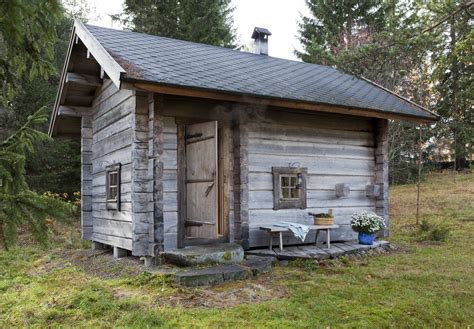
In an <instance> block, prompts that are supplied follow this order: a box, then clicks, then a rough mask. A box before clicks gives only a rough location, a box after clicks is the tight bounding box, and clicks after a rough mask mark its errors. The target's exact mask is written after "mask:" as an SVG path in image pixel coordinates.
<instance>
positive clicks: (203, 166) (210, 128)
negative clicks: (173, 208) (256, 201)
mask: <svg viewBox="0 0 474 329" xmlns="http://www.w3.org/2000/svg"><path fill="white" fill-rule="evenodd" d="M184 138H185V149H186V151H185V154H186V180H185V189H186V192H185V193H186V202H185V206H186V220H185V223H184V225H185V232H186V238H201V239H216V238H217V235H218V217H219V215H218V167H217V166H218V153H217V152H218V150H217V147H218V144H217V121H211V122H204V123H197V124H192V125H187V126H186V133H185V136H184Z"/></svg>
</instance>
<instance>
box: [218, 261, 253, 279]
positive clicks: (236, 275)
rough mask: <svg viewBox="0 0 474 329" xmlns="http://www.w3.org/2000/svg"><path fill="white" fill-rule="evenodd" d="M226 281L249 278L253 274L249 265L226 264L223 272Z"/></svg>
mask: <svg viewBox="0 0 474 329" xmlns="http://www.w3.org/2000/svg"><path fill="white" fill-rule="evenodd" d="M222 275H223V277H224V281H237V280H244V279H248V278H250V277H251V276H252V271H251V270H250V268H248V267H244V266H239V265H230V266H226V268H225V269H224V271H223V272H222Z"/></svg>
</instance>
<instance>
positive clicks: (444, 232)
mask: <svg viewBox="0 0 474 329" xmlns="http://www.w3.org/2000/svg"><path fill="white" fill-rule="evenodd" d="M450 234H451V229H450V228H449V227H448V226H447V225H445V224H433V223H431V222H429V221H428V220H426V219H423V220H422V221H421V225H420V230H419V236H420V241H435V242H444V241H446V240H447V239H448V237H449V236H450Z"/></svg>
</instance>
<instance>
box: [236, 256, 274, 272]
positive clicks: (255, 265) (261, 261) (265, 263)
mask: <svg viewBox="0 0 474 329" xmlns="http://www.w3.org/2000/svg"><path fill="white" fill-rule="evenodd" d="M276 261H277V260H276V258H275V257H255V256H254V257H251V258H248V259H247V260H246V261H245V262H244V263H243V264H242V265H243V266H246V267H248V268H250V270H251V271H252V274H253V275H259V274H262V273H268V272H270V271H271V270H272V265H273V263H275V262H276Z"/></svg>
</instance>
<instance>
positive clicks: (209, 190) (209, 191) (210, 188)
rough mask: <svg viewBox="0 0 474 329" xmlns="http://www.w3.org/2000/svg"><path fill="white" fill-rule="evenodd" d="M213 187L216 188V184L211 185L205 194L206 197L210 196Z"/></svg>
mask: <svg viewBox="0 0 474 329" xmlns="http://www.w3.org/2000/svg"><path fill="white" fill-rule="evenodd" d="M213 187H214V182H212V183H210V184H209V185H208V186H207V189H206V192H205V193H204V194H205V195H206V197H207V196H208V195H209V193H211V190H212V188H213Z"/></svg>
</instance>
